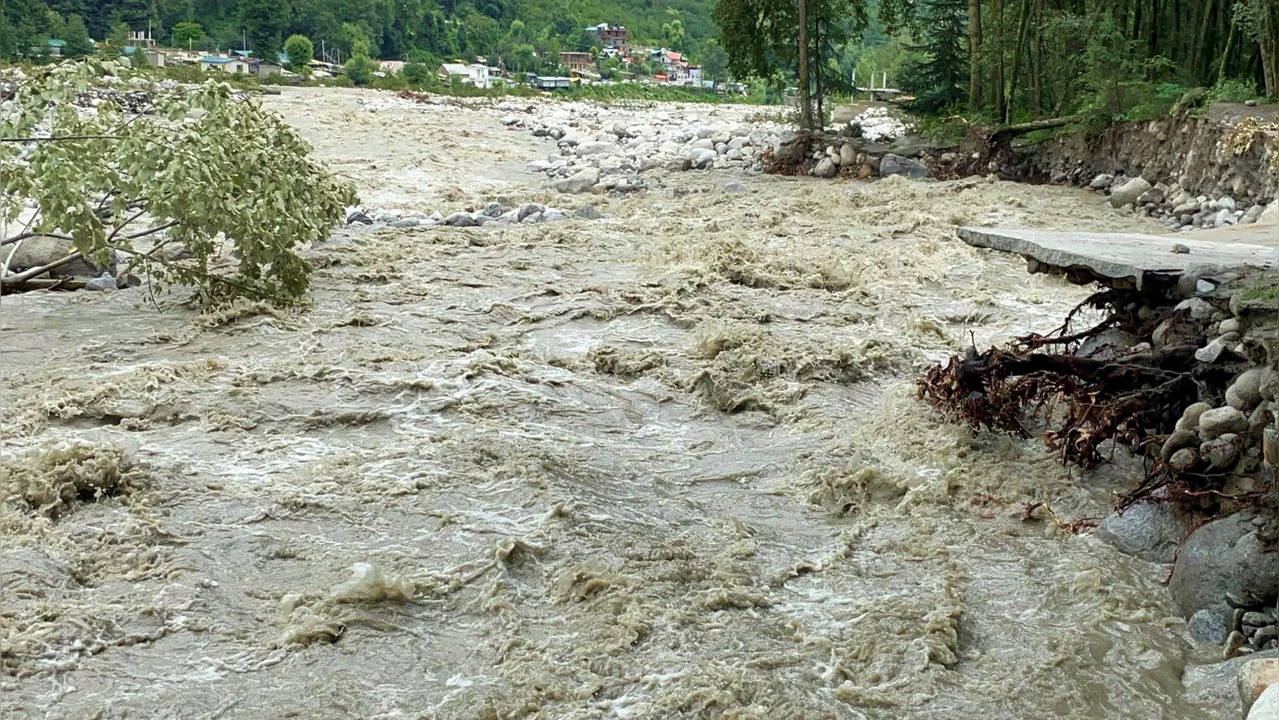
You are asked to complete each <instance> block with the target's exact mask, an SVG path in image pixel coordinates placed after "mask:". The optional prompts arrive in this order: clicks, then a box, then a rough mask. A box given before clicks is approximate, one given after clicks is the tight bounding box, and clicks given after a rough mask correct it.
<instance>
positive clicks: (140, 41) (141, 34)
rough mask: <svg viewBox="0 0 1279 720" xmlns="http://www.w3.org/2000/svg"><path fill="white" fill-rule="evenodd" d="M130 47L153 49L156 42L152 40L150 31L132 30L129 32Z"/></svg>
mask: <svg viewBox="0 0 1279 720" xmlns="http://www.w3.org/2000/svg"><path fill="white" fill-rule="evenodd" d="M129 45H130V46H131V47H142V48H153V47H155V40H152V39H151V31H150V30H132V31H130V32H129Z"/></svg>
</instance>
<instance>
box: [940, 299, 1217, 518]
mask: <svg viewBox="0 0 1279 720" xmlns="http://www.w3.org/2000/svg"><path fill="white" fill-rule="evenodd" d="M1141 304H1142V301H1141V297H1140V295H1139V294H1138V293H1136V292H1135V291H1128V290H1106V291H1103V292H1099V293H1096V294H1094V295H1092V296H1091V297H1089V298H1088V299H1087V300H1085V301H1084V302H1083V303H1082V304H1081V305H1080V306H1079V307H1077V308H1075V310H1074V311H1072V312H1071V314H1070V316H1069V317H1068V318H1067V320H1066V322H1065V323H1063V325H1062V326H1061V327H1059V328H1058V329H1057V330H1055V331H1054V332H1052V333H1050V334H1048V335H1038V334H1032V335H1028V336H1025V337H1022V338H1018V339H1017V340H1015V341H1014V342H1012V343H1011V344H1010V345H1009V346H1007V347H1005V348H991V349H989V350H987V351H985V352H982V353H978V352H977V350H976V349H975V348H972V349H970V350H969V351H968V353H967V354H966V355H965V356H964V357H952V358H951V359H950V361H949V362H948V363H947V364H945V365H938V366H935V367H933V368H932V369H931V370H929V371H928V372H927V373H926V374H925V375H924V377H923V378H921V379H920V381H919V396H920V397H921V398H923V399H924V400H926V401H927V402H928V403H929V404H930V405H932V406H933V407H934V408H936V409H938V410H939V411H941V412H943V413H945V414H947V415H948V416H950V417H952V418H954V419H955V420H957V421H959V422H963V423H966V424H968V425H970V426H971V427H972V428H974V429H976V430H980V429H983V428H984V429H988V430H993V431H996V432H1001V433H1006V434H1010V435H1014V436H1018V437H1030V436H1031V435H1032V434H1033V433H1032V430H1031V428H1032V427H1040V426H1042V427H1044V428H1045V430H1044V431H1043V438H1044V441H1045V443H1046V444H1047V445H1048V446H1049V447H1050V448H1052V449H1053V451H1055V452H1056V453H1058V454H1059V456H1060V459H1061V461H1062V463H1063V464H1075V465H1079V466H1081V467H1084V468H1093V467H1096V466H1098V465H1101V464H1103V463H1105V462H1108V461H1109V460H1110V459H1111V457H1112V455H1111V453H1113V452H1114V449H1115V448H1116V447H1117V446H1120V445H1123V446H1126V447H1128V448H1129V449H1130V450H1132V451H1133V452H1134V453H1135V454H1138V455H1147V456H1149V457H1151V458H1153V462H1151V463H1149V464H1148V471H1147V474H1146V477H1145V478H1144V479H1143V480H1142V481H1141V483H1140V484H1139V485H1138V486H1137V487H1136V488H1135V489H1134V490H1133V491H1132V492H1130V493H1128V494H1127V495H1125V496H1123V497H1122V498H1120V500H1119V505H1120V506H1121V508H1122V507H1126V506H1127V505H1130V504H1132V503H1133V502H1136V501H1137V500H1139V499H1141V498H1143V497H1148V496H1150V495H1151V493H1153V492H1154V491H1155V490H1157V489H1159V488H1161V487H1165V486H1171V487H1173V488H1174V489H1178V490H1179V492H1180V491H1184V492H1185V493H1186V494H1188V495H1194V494H1201V493H1204V492H1211V490H1210V488H1212V487H1213V486H1214V483H1213V478H1198V477H1181V475H1180V474H1179V473H1177V472H1175V471H1174V470H1173V469H1172V468H1170V467H1168V465H1167V463H1165V462H1161V461H1160V460H1159V458H1158V445H1157V443H1158V441H1159V440H1160V438H1161V437H1162V436H1163V435H1166V434H1167V433H1168V432H1170V431H1171V430H1172V429H1173V427H1174V425H1175V424H1176V422H1177V419H1178V418H1179V417H1180V415H1181V413H1182V410H1183V409H1184V408H1185V407H1186V406H1187V405H1189V404H1190V403H1192V402H1194V401H1195V400H1196V399H1197V398H1198V397H1199V395H1200V392H1201V388H1202V387H1203V386H1204V385H1215V384H1217V382H1218V381H1219V378H1216V377H1208V375H1216V374H1223V375H1224V376H1225V377H1227V378H1228V377H1229V373H1230V372H1231V371H1232V368H1231V367H1230V366H1226V367H1223V368H1220V369H1215V368H1211V367H1205V366H1203V365H1200V364H1199V363H1197V362H1196V361H1195V357H1194V353H1195V349H1196V348H1197V347H1198V345H1199V344H1200V343H1195V342H1185V343H1179V344H1175V345H1171V346H1166V347H1160V348H1158V349H1151V348H1150V345H1149V344H1148V343H1139V344H1137V345H1134V346H1133V347H1131V348H1129V347H1114V346H1107V344H1106V343H1105V341H1104V340H1105V337H1106V336H1105V335H1103V333H1108V332H1114V331H1122V332H1126V333H1131V335H1132V336H1135V337H1137V338H1148V337H1150V336H1151V329H1152V328H1153V327H1154V326H1155V325H1156V324H1157V323H1158V322H1160V321H1161V320H1164V319H1167V317H1168V316H1167V315H1163V316H1155V317H1148V318H1146V319H1144V320H1143V319H1141V318H1139V317H1138V314H1137V312H1136V310H1135V309H1136V308H1138V307H1140V306H1141ZM1086 308H1091V309H1094V310H1101V311H1104V312H1105V319H1103V320H1102V321H1101V322H1099V323H1097V324H1096V325H1094V326H1093V327H1091V328H1089V329H1087V330H1084V331H1082V332H1075V333H1071V332H1070V328H1071V325H1072V322H1073V321H1074V319H1075V318H1076V316H1077V314H1078V313H1079V312H1080V311H1081V310H1083V309H1086ZM1174 320H1176V319H1175V318H1174ZM1187 322H1189V321H1187ZM1187 331H1188V332H1189V333H1190V334H1191V335H1198V336H1200V337H1202V335H1203V333H1204V332H1206V330H1205V329H1204V328H1198V327H1190V328H1188V329H1187ZM1183 337H1184V335H1183ZM1081 348H1083V349H1084V350H1081ZM1088 348H1092V350H1091V352H1090V351H1088ZM1218 484H1219V483H1218Z"/></svg>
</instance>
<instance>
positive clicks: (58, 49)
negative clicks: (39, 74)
mask: <svg viewBox="0 0 1279 720" xmlns="http://www.w3.org/2000/svg"><path fill="white" fill-rule="evenodd" d="M66 46H67V41H66V40H58V39H52V40H47V41H45V43H44V47H43V48H32V49H31V54H32V55H39V54H40V53H41V52H42V51H43V52H44V53H45V54H46V55H49V56H51V57H61V56H62V50H63V48H65V47H66Z"/></svg>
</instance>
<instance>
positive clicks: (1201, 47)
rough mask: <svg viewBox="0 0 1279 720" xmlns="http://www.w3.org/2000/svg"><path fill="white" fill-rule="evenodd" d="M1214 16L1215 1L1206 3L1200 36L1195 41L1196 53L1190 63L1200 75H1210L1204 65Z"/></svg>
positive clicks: (1200, 22)
mask: <svg viewBox="0 0 1279 720" xmlns="http://www.w3.org/2000/svg"><path fill="white" fill-rule="evenodd" d="M1212 16H1213V3H1212V2H1211V1H1209V2H1207V3H1205V4H1204V14H1203V19H1201V20H1200V21H1199V37H1198V38H1196V40H1195V43H1194V55H1193V56H1192V58H1191V61H1190V65H1191V67H1192V68H1193V69H1194V71H1195V72H1196V73H1199V77H1201V78H1203V77H1207V76H1208V68H1207V67H1205V66H1204V56H1205V55H1206V50H1207V48H1208V25H1209V22H1210V21H1211V20H1212Z"/></svg>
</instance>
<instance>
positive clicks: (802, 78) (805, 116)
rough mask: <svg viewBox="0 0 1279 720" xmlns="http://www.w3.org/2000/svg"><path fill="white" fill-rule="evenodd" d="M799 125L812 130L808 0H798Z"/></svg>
mask: <svg viewBox="0 0 1279 720" xmlns="http://www.w3.org/2000/svg"><path fill="white" fill-rule="evenodd" d="M799 125H800V127H801V128H802V129H804V130H811V129H812V128H813V98H812V97H811V95H810V94H809V91H808V0H799Z"/></svg>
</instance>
